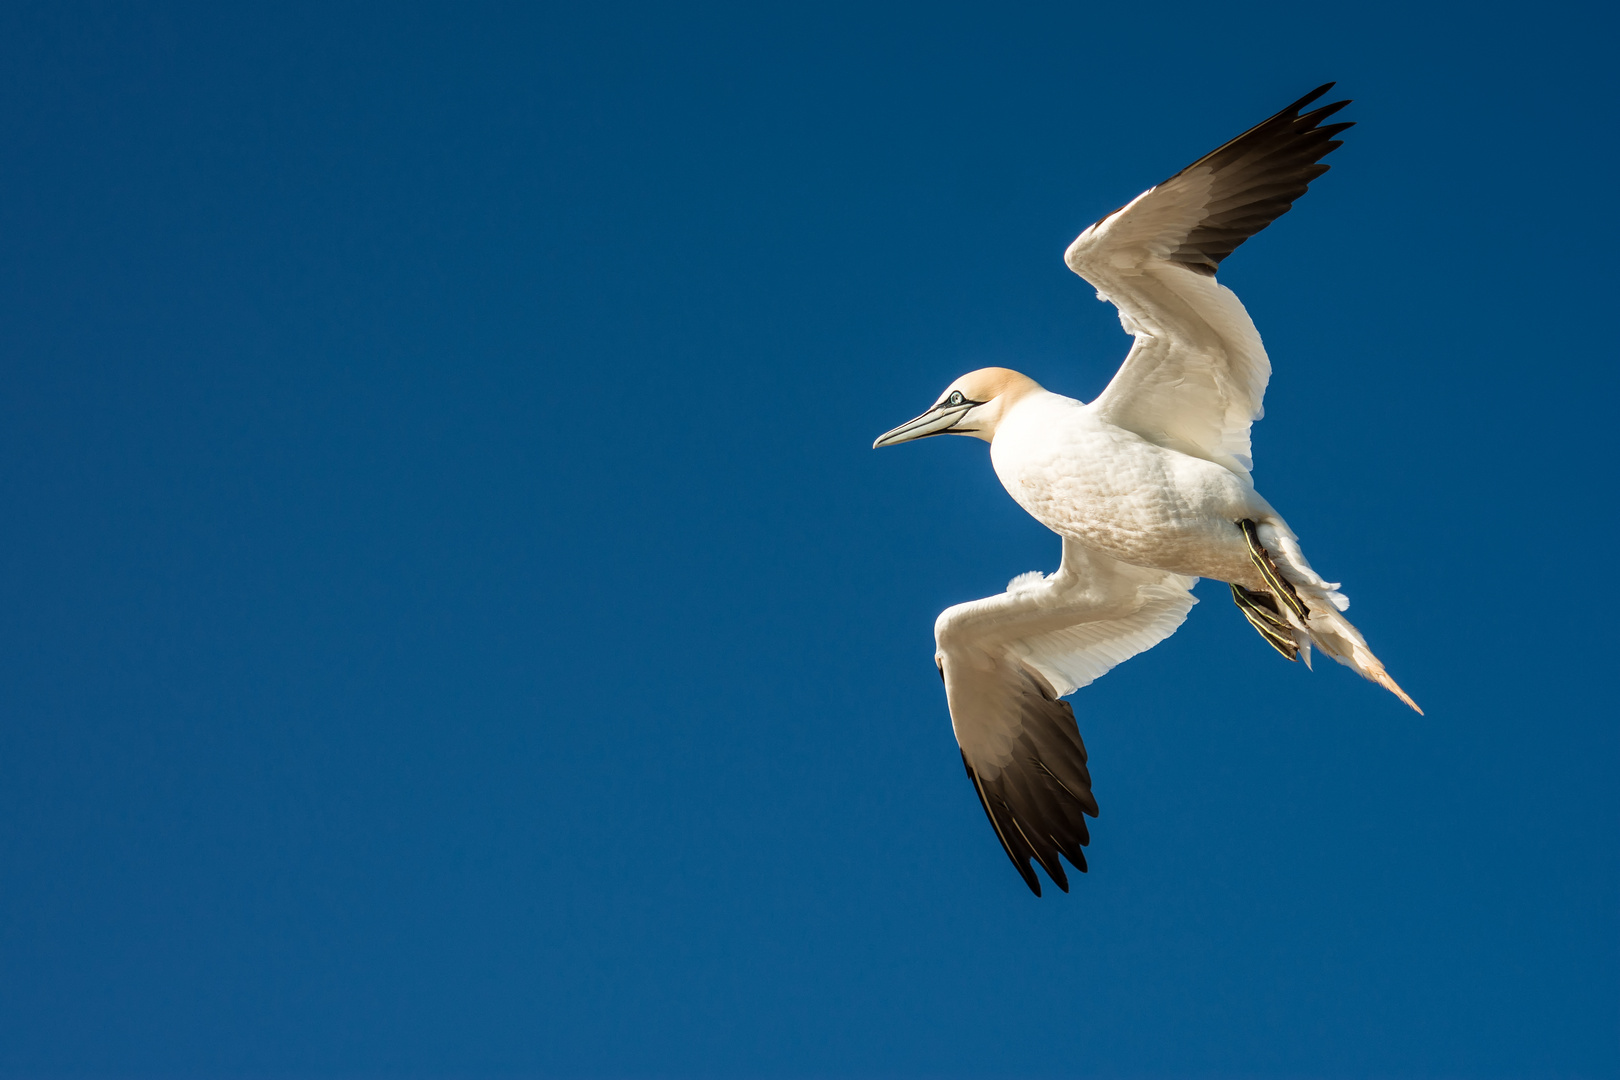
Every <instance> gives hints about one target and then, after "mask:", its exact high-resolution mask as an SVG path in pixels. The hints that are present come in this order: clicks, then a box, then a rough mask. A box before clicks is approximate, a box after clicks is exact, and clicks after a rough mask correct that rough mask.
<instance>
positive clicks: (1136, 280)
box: [873, 83, 1422, 896]
mask: <svg viewBox="0 0 1620 1080" xmlns="http://www.w3.org/2000/svg"><path fill="white" fill-rule="evenodd" d="M1333 86H1334V84H1333V83H1327V84H1324V85H1322V86H1319V87H1317V88H1316V89H1315V90H1312V91H1311V92H1310V93H1309V94H1306V95H1305V96H1304V97H1302V98H1300V99H1299V100H1297V101H1295V102H1294V103H1293V104H1291V105H1289V106H1288V107H1287V108H1285V109H1283V110H1282V111H1280V112H1278V113H1276V114H1275V115H1273V116H1271V117H1269V118H1267V119H1266V120H1264V121H1262V122H1260V123H1259V124H1257V125H1255V126H1254V127H1252V128H1250V129H1249V130H1247V131H1245V132H1244V133H1243V134H1241V135H1239V136H1237V137H1236V138H1235V139H1232V140H1231V141H1229V142H1227V143H1224V144H1222V145H1221V146H1219V147H1217V148H1216V149H1215V150H1212V151H1211V152H1209V153H1207V154H1205V155H1204V156H1203V157H1201V158H1199V159H1198V160H1197V161H1194V162H1193V163H1192V164H1191V165H1188V166H1187V167H1186V168H1185V169H1182V170H1181V171H1180V172H1178V173H1176V174H1175V175H1174V176H1172V177H1170V178H1169V179H1168V180H1165V181H1164V182H1163V183H1160V184H1156V185H1154V186H1153V187H1150V188H1148V189H1147V190H1146V191H1144V192H1142V193H1141V194H1140V195H1138V196H1137V197H1136V198H1134V199H1132V200H1131V201H1130V202H1128V203H1126V204H1125V205H1124V206H1122V207H1120V208H1119V209H1117V210H1114V211H1112V212H1111V213H1108V214H1105V215H1103V217H1102V218H1101V219H1099V220H1098V221H1097V222H1095V223H1094V224H1092V225H1091V226H1089V227H1088V228H1086V229H1085V230H1084V231H1083V232H1081V233H1080V235H1079V236H1078V237H1077V238H1076V239H1075V241H1074V242H1073V243H1072V244H1070V245H1069V247H1068V250H1067V251H1066V252H1065V253H1064V262H1065V263H1066V264H1067V265H1068V267H1069V269H1071V270H1073V271H1074V272H1075V273H1076V274H1078V275H1079V276H1080V277H1082V278H1083V279H1085V281H1086V282H1087V283H1089V284H1090V285H1091V286H1092V287H1093V288H1095V289H1096V290H1097V298H1098V299H1099V300H1103V301H1107V302H1110V303H1112V304H1113V305H1114V307H1115V308H1116V309H1117V310H1118V312H1119V319H1120V323H1121V324H1122V325H1123V327H1124V329H1125V332H1126V333H1127V334H1129V335H1131V336H1132V337H1133V338H1134V339H1135V341H1134V343H1133V344H1132V346H1131V348H1130V351H1129V353H1128V354H1127V355H1126V357H1125V361H1124V363H1123V364H1122V365H1121V366H1120V368H1119V370H1118V371H1117V372H1116V373H1115V375H1114V377H1113V379H1112V380H1111V381H1110V382H1109V383H1108V385H1107V387H1106V388H1105V389H1104V390H1103V391H1102V393H1101V394H1100V395H1099V396H1098V397H1096V398H1095V399H1094V400H1092V401H1089V402H1082V401H1080V400H1078V399H1076V398H1072V397H1066V396H1064V395H1062V394H1057V393H1053V392H1052V391H1050V390H1047V389H1045V388H1044V387H1042V386H1041V385H1039V384H1038V383H1036V382H1035V380H1033V379H1031V378H1030V377H1029V376H1027V375H1024V374H1021V373H1020V372H1017V371H1013V370H1010V369H1008V368H1000V367H990V368H982V369H980V370H978V371H972V372H969V373H968V374H966V375H963V376H962V377H961V378H959V379H957V380H956V381H954V382H952V383H951V384H950V385H949V386H947V387H946V388H945V391H944V393H943V394H941V395H940V397H939V398H938V400H937V401H935V403H934V404H933V406H932V407H930V408H929V409H928V410H927V411H926V412H924V413H923V414H922V415H920V416H918V417H916V418H915V419H913V420H909V421H907V422H906V423H904V424H901V425H900V426H899V427H896V428H894V429H893V430H891V431H888V432H885V433H884V434H883V435H881V436H879V437H878V439H877V440H876V441H875V442H874V443H873V448H874V449H876V448H878V447H883V446H893V445H896V444H899V443H905V442H912V441H915V440H918V439H923V438H928V437H930V436H935V435H963V436H968V437H972V438H977V439H983V440H984V441H985V442H987V443H989V444H990V462H991V465H992V467H993V468H994V469H995V473H996V476H997V478H998V479H999V480H1000V481H1001V484H1002V486H1003V487H1004V488H1005V489H1006V491H1007V493H1008V494H1009V495H1011V496H1012V498H1013V500H1014V501H1015V502H1017V503H1018V505H1019V506H1021V507H1023V509H1024V510H1025V511H1027V512H1028V513H1029V514H1030V516H1032V517H1033V518H1035V519H1036V520H1037V521H1039V522H1040V523H1041V524H1043V525H1045V526H1046V527H1047V528H1049V529H1051V530H1052V531H1053V532H1055V533H1057V534H1058V535H1059V536H1060V537H1061V538H1062V559H1061V562H1060V564H1059V566H1058V569H1057V571H1056V572H1055V573H1052V574H1043V573H1041V572H1040V571H1033V572H1030V573H1026V574H1021V575H1019V576H1018V577H1015V578H1013V579H1012V581H1010V582H1009V583H1008V585H1007V589H1006V591H1005V592H1002V593H1000V594H998V595H996V596H990V597H986V598H985V599H982V600H973V601H970V602H968V603H962V604H956V605H954V606H952V607H949V608H947V609H946V610H945V611H943V612H941V613H940V615H939V618H938V620H937V621H936V622H935V624H934V640H935V653H934V663H935V666H936V667H937V668H938V669H939V674H940V677H941V679H942V680H943V681H944V684H945V697H946V704H947V707H948V709H949V712H950V719H951V726H952V729H953V731H954V732H955V735H956V740H957V744H958V746H959V747H960V749H961V752H962V763H963V765H964V766H966V768H967V775H968V777H969V779H971V780H972V783H973V787H974V790H975V791H976V792H977V794H978V798H979V802H980V804H981V805H982V806H983V808H984V812H985V815H986V816H987V817H988V818H989V820H990V826H991V828H992V829H994V830H995V834H996V837H997V839H998V840H1000V842H1001V846H1002V848H1003V849H1004V850H1005V851H1006V853H1007V857H1008V858H1010V859H1011V860H1012V863H1013V865H1014V866H1015V867H1016V868H1017V869H1018V872H1019V874H1020V875H1021V876H1022V877H1023V879H1024V882H1025V884H1027V885H1028V886H1029V888H1030V890H1031V891H1032V892H1033V893H1034V894H1035V895H1036V896H1040V895H1041V883H1040V878H1039V876H1038V875H1037V874H1036V873H1035V870H1034V868H1033V867H1032V866H1031V861H1033V862H1035V863H1038V864H1039V865H1040V866H1041V867H1042V868H1043V869H1044V870H1045V871H1046V873H1047V876H1048V877H1050V878H1051V880H1052V881H1053V883H1055V884H1056V885H1057V886H1058V887H1059V888H1060V889H1062V890H1063V891H1064V892H1067V891H1068V890H1069V882H1068V877H1067V875H1066V874H1065V871H1064V869H1063V860H1064V859H1067V860H1068V862H1069V863H1070V865H1072V866H1073V867H1074V868H1075V869H1076V870H1078V871H1080V872H1081V873H1084V872H1085V871H1086V869H1087V866H1086V857H1085V852H1084V850H1083V848H1084V847H1086V846H1087V845H1088V844H1089V843H1090V839H1091V836H1090V831H1089V829H1088V827H1087V823H1086V819H1087V818H1088V817H1092V818H1095V817H1096V816H1097V800H1096V798H1095V797H1094V796H1093V794H1092V785H1091V773H1090V770H1089V768H1088V765H1087V756H1086V748H1085V743H1084V742H1083V741H1082V739H1081V737H1080V731H1079V727H1078V724H1077V722H1076V720H1075V716H1074V709H1073V706H1072V705H1071V704H1070V703H1069V702H1068V701H1065V700H1063V699H1064V698H1065V697H1066V696H1068V695H1069V694H1072V693H1074V692H1075V691H1076V690H1078V689H1080V688H1081V687H1084V686H1086V685H1088V684H1090V683H1091V682H1092V681H1093V680H1095V679H1097V678H1098V677H1100V676H1101V675H1103V674H1105V673H1106V672H1107V671H1109V670H1110V669H1111V668H1113V667H1114V666H1115V665H1116V664H1119V663H1121V662H1122V661H1125V660H1128V659H1130V658H1131V657H1132V656H1135V655H1136V654H1138V653H1141V652H1144V651H1145V650H1147V649H1151V648H1152V647H1153V646H1155V645H1157V644H1158V643H1159V642H1161V641H1163V640H1164V639H1165V638H1167V637H1169V636H1170V635H1171V634H1173V633H1175V632H1176V630H1177V628H1179V627H1180V626H1181V624H1182V622H1183V621H1184V620H1185V619H1186V617H1187V614H1188V612H1189V611H1190V610H1191V609H1192V606H1193V604H1195V603H1197V600H1196V599H1195V598H1194V597H1193V595H1192V591H1191V590H1192V588H1193V586H1194V585H1195V584H1196V582H1197V580H1198V579H1199V578H1212V579H1215V580H1218V581H1223V582H1226V583H1227V584H1228V585H1230V586H1231V592H1232V600H1233V602H1234V603H1235V604H1236V605H1237V607H1238V610H1239V611H1240V612H1241V613H1242V615H1243V617H1244V618H1245V619H1246V620H1247V621H1248V623H1249V625H1250V626H1252V627H1253V628H1254V630H1255V631H1257V632H1258V633H1259V635H1260V637H1261V638H1262V639H1263V640H1264V641H1265V643H1266V644H1267V645H1268V646H1270V647H1271V648H1272V649H1274V650H1276V652H1278V653H1279V654H1281V655H1282V656H1283V657H1284V658H1286V659H1287V660H1289V661H1295V660H1298V659H1300V658H1301V657H1303V658H1304V660H1305V662H1306V665H1307V666H1309V664H1310V657H1311V650H1312V648H1313V647H1314V648H1317V649H1320V650H1322V651H1323V652H1324V653H1326V654H1327V655H1329V656H1331V657H1332V658H1333V659H1335V660H1337V661H1339V662H1340V663H1342V664H1345V665H1347V666H1348V667H1350V668H1351V669H1353V670H1354V671H1356V672H1358V673H1359V674H1361V675H1362V676H1364V677H1365V678H1367V679H1370V680H1371V681H1373V682H1375V683H1377V684H1379V685H1380V686H1382V687H1384V688H1385V689H1387V690H1389V691H1390V692H1391V693H1392V694H1394V695H1395V696H1396V697H1398V698H1399V699H1400V700H1401V701H1403V702H1405V703H1406V704H1407V705H1410V706H1411V707H1412V708H1413V709H1415V710H1417V711H1418V712H1419V713H1420V714H1421V713H1422V710H1421V709H1419V708H1418V706H1417V703H1416V702H1414V701H1413V700H1412V698H1411V697H1409V696H1408V695H1407V693H1406V692H1405V691H1404V690H1402V689H1401V687H1400V686H1399V685H1398V684H1397V683H1396V682H1395V680H1394V679H1393V678H1391V677H1390V675H1389V673H1388V672H1387V671H1386V670H1385V668H1384V665H1383V664H1382V663H1381V662H1380V661H1379V660H1378V658H1377V657H1376V656H1374V655H1373V652H1372V650H1371V649H1369V648H1368V647H1367V642H1366V640H1365V639H1364V638H1363V637H1362V635H1361V633H1360V632H1359V631H1357V630H1356V628H1355V627H1354V626H1353V625H1351V623H1350V621H1349V620H1348V619H1346V618H1345V616H1344V612H1345V610H1346V609H1347V608H1348V607H1349V601H1348V600H1347V599H1346V598H1345V596H1344V594H1343V593H1341V592H1340V591H1339V585H1338V584H1336V583H1332V582H1329V581H1327V580H1325V579H1324V578H1323V577H1322V576H1321V575H1319V574H1318V573H1317V572H1316V571H1315V570H1314V569H1312V567H1311V564H1310V563H1309V562H1308V561H1307V560H1306V558H1305V554H1304V552H1303V551H1302V550H1301V547H1300V543H1299V538H1298V537H1297V536H1296V535H1295V533H1294V532H1293V530H1292V529H1290V528H1289V527H1288V523H1287V522H1286V521H1284V520H1283V518H1282V516H1281V515H1280V514H1278V512H1277V511H1276V510H1275V509H1273V508H1272V506H1271V504H1270V503H1269V502H1267V501H1266V500H1265V499H1264V498H1262V497H1261V495H1260V494H1259V492H1258V491H1256V489H1255V485H1254V481H1253V477H1252V475H1251V473H1252V469H1253V460H1252V457H1251V452H1250V441H1249V428H1250V425H1251V424H1252V423H1253V422H1254V421H1256V420H1258V419H1260V416H1261V411H1262V410H1261V399H1262V398H1263V396H1264V394H1265V389H1266V383H1267V382H1268V381H1269V379H1270V377H1271V362H1270V360H1269V359H1268V358H1267V356H1266V350H1265V347H1264V346H1263V345H1262V344H1261V340H1260V334H1259V332H1258V331H1257V330H1256V329H1255V326H1254V322H1253V320H1251V319H1250V318H1249V314H1248V312H1247V310H1245V308H1244V307H1243V304H1242V302H1241V301H1240V300H1239V299H1238V298H1237V295H1236V294H1235V293H1233V292H1232V290H1230V289H1228V288H1227V287H1225V286H1224V285H1221V284H1220V283H1219V282H1218V281H1217V279H1216V271H1217V270H1218V269H1219V267H1220V265H1221V262H1222V260H1224V259H1225V258H1226V257H1227V256H1228V255H1231V254H1232V252H1233V251H1235V250H1236V249H1237V248H1238V247H1239V246H1240V245H1241V244H1242V243H1243V242H1244V241H1245V240H1247V239H1249V238H1250V237H1251V236H1253V235H1254V234H1256V233H1258V232H1259V231H1260V230H1262V229H1264V228H1266V226H1268V225H1270V224H1271V223H1272V222H1273V221H1275V220H1276V219H1277V218H1278V217H1280V216H1282V215H1283V214H1285V213H1287V211H1288V210H1289V208H1290V207H1291V206H1292V205H1293V204H1294V201H1295V200H1297V199H1298V198H1299V197H1300V196H1302V195H1304V194H1305V191H1306V189H1307V187H1308V186H1309V185H1310V183H1311V181H1312V180H1314V179H1316V178H1317V177H1319V176H1321V175H1322V174H1323V173H1325V172H1327V171H1328V166H1327V165H1325V164H1323V163H1322V159H1323V158H1324V157H1326V156H1327V155H1328V154H1330V153H1332V152H1333V151H1334V150H1337V149H1338V148H1339V147H1340V146H1341V145H1343V140H1341V139H1340V138H1338V136H1339V135H1340V134H1341V133H1342V132H1344V131H1345V130H1347V129H1348V128H1350V127H1351V126H1353V122H1347V121H1344V120H1342V119H1339V120H1333V122H1328V121H1330V120H1331V119H1332V118H1333V117H1335V116H1336V115H1337V114H1338V113H1339V111H1340V110H1342V109H1343V108H1344V107H1345V106H1347V105H1349V104H1350V102H1349V101H1347V100H1346V101H1337V102H1332V103H1330V104H1326V105H1321V106H1316V107H1314V108H1313V107H1311V106H1313V104H1314V103H1315V102H1316V101H1317V100H1318V99H1320V98H1321V97H1322V96H1323V95H1325V94H1326V93H1327V92H1328V91H1329V90H1331V89H1332V88H1333Z"/></svg>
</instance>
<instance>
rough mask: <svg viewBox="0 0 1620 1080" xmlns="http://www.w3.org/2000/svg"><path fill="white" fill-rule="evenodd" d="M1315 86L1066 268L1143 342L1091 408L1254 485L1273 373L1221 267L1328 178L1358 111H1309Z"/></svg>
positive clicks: (1175, 181)
mask: <svg viewBox="0 0 1620 1080" xmlns="http://www.w3.org/2000/svg"><path fill="white" fill-rule="evenodd" d="M1332 86H1333V84H1332V83H1328V84H1327V85H1325V86H1321V87H1318V88H1317V89H1315V90H1313V91H1311V92H1310V93H1309V94H1307V95H1305V96H1304V97H1302V98H1300V99H1299V100H1298V101H1296V102H1294V103H1293V104H1292V105H1290V106H1288V108H1286V109H1284V110H1282V111H1281V112H1279V113H1277V114H1276V115H1275V116H1273V117H1271V118H1270V119H1268V120H1265V121H1263V122H1262V123H1260V124H1258V125H1256V126H1255V127H1253V128H1251V129H1249V130H1248V131H1246V132H1244V133H1243V134H1242V135H1239V136H1238V137H1237V138H1235V139H1233V140H1232V141H1231V142H1228V143H1226V144H1225V145H1223V146H1221V147H1219V148H1218V149H1216V150H1214V151H1211V152H1210V153H1208V154H1205V155H1204V156H1203V157H1201V158H1199V159H1198V160H1197V161H1195V162H1193V163H1192V164H1191V165H1189V166H1187V167H1186V168H1185V169H1183V170H1181V171H1180V172H1179V173H1177V174H1176V175H1174V176H1172V177H1171V178H1170V179H1168V180H1166V181H1165V182H1164V183H1162V184H1159V185H1157V186H1155V187H1152V188H1149V189H1148V190H1147V191H1144V192H1143V193H1142V194H1140V195H1138V196H1137V197H1136V198H1135V199H1132V200H1131V201H1130V202H1129V203H1127V204H1126V205H1125V206H1123V207H1121V208H1120V209H1118V210H1116V211H1114V212H1113V213H1111V214H1108V215H1107V216H1105V217H1104V218H1103V219H1102V220H1100V221H1098V222H1097V223H1096V224H1094V225H1092V226H1091V227H1090V228H1088V229H1086V230H1085V231H1084V232H1082V233H1081V234H1080V235H1079V237H1077V238H1076V239H1075V241H1074V243H1072V244H1070V245H1069V249H1068V251H1067V252H1065V253H1064V257H1063V258H1064V262H1066V263H1067V264H1068V266H1069V268H1070V269H1071V270H1073V271H1074V272H1075V273H1077V274H1079V275H1080V276H1081V277H1083V278H1085V279H1086V281H1088V282H1090V283H1091V284H1092V285H1093V286H1095V287H1096V289H1097V296H1098V298H1099V299H1102V300H1107V301H1109V302H1111V303H1112V304H1113V305H1114V306H1115V307H1117V308H1118V309H1119V318H1120V323H1121V324H1122V325H1123V326H1124V327H1125V332H1126V333H1128V334H1131V335H1133V336H1134V337H1135V338H1136V343H1135V344H1134V345H1133V346H1132V348H1131V351H1130V354H1129V355H1128V356H1127V357H1126V358H1125V363H1124V365H1123V366H1122V367H1121V368H1120V369H1119V372H1118V373H1117V374H1116V375H1115V376H1114V378H1113V381H1111V382H1110V383H1109V384H1108V387H1107V389H1105V390H1104V391H1103V392H1102V394H1101V395H1100V396H1099V397H1098V398H1097V400H1096V401H1094V402H1093V403H1092V406H1093V408H1095V409H1096V410H1097V411H1098V413H1099V414H1100V415H1101V416H1102V417H1103V418H1104V419H1106V420H1108V421H1109V422H1111V423H1113V424H1116V425H1118V426H1119V427H1123V428H1125V429H1127V430H1129V431H1134V432H1135V433H1136V434H1138V435H1141V436H1142V437H1143V438H1145V439H1148V440H1149V441H1151V442H1155V443H1157V444H1159V445H1160V446H1165V447H1168V448H1170V449H1174V450H1179V451H1181V452H1182V453H1186V454H1191V455H1193V456H1195V457H1201V458H1205V459H1207V460H1209V461H1214V462H1218V463H1219V464H1221V465H1224V466H1226V467H1227V468H1229V469H1231V470H1233V471H1234V472H1238V473H1241V474H1243V475H1245V476H1247V475H1248V473H1249V470H1250V469H1252V468H1253V467H1254V466H1253V457H1252V454H1251V450H1250V443H1249V426H1250V424H1252V423H1253V422H1254V421H1255V420H1258V419H1259V418H1260V416H1261V412H1262V409H1261V400H1262V399H1263V398H1264V396H1265V392H1266V383H1267V382H1268V381H1270V378H1271V361H1270V360H1269V359H1268V358H1267V356H1266V350H1265V347H1264V346H1263V345H1262V344H1261V342H1260V334H1259V332H1258V331H1256V330H1255V328H1254V322H1253V321H1252V320H1251V319H1250V318H1249V313H1248V312H1247V311H1246V310H1244V307H1243V304H1242V302H1241V301H1240V300H1238V298H1237V296H1236V294H1234V293H1233V292H1232V290H1230V289H1228V288H1226V287H1225V286H1223V285H1221V284H1219V283H1218V282H1216V280H1215V271H1216V268H1217V267H1218V266H1219V265H1220V263H1221V260H1223V259H1225V258H1226V256H1228V255H1230V254H1231V253H1232V252H1233V251H1234V250H1236V249H1237V247H1238V246H1239V245H1240V244H1242V243H1243V242H1244V241H1245V240H1247V239H1248V238H1249V237H1251V236H1253V235H1254V234H1255V233H1257V232H1259V231H1260V230H1261V229H1264V228H1265V227H1266V226H1267V225H1270V224H1271V223H1272V222H1273V221H1275V220H1276V219H1277V218H1279V217H1281V216H1282V215H1283V214H1285V213H1287V212H1288V209H1289V208H1290V207H1291V206H1292V205H1293V204H1294V200H1295V199H1298V198H1299V197H1300V196H1301V195H1303V194H1304V193H1305V191H1306V188H1307V187H1308V186H1309V185H1310V182H1311V181H1312V180H1314V179H1315V178H1316V177H1318V176H1320V175H1321V174H1322V173H1324V172H1327V170H1328V166H1326V165H1323V164H1321V159H1322V158H1323V157H1325V156H1327V155H1328V154H1329V153H1331V152H1333V151H1334V150H1335V149H1337V148H1338V147H1339V146H1340V145H1341V143H1340V142H1339V140H1337V139H1335V138H1334V136H1335V135H1337V134H1338V133H1339V132H1341V131H1343V130H1344V129H1345V128H1348V127H1350V126H1351V124H1349V123H1345V122H1340V123H1335V124H1326V125H1323V124H1322V121H1323V120H1325V119H1326V118H1327V117H1329V116H1332V115H1333V114H1334V113H1336V112H1338V111H1339V110H1340V109H1342V108H1344V107H1345V106H1346V105H1348V104H1349V102H1348V101H1339V102H1334V103H1333V104H1330V105H1324V106H1322V107H1321V108H1318V109H1315V110H1313V111H1311V112H1308V113H1304V114H1301V113H1300V110H1301V109H1302V108H1304V107H1305V106H1306V105H1309V104H1310V103H1311V102H1313V101H1315V100H1316V99H1317V98H1319V97H1321V96H1322V95H1323V94H1325V93H1327V91H1328V90H1329V89H1330V88H1331V87H1332Z"/></svg>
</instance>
